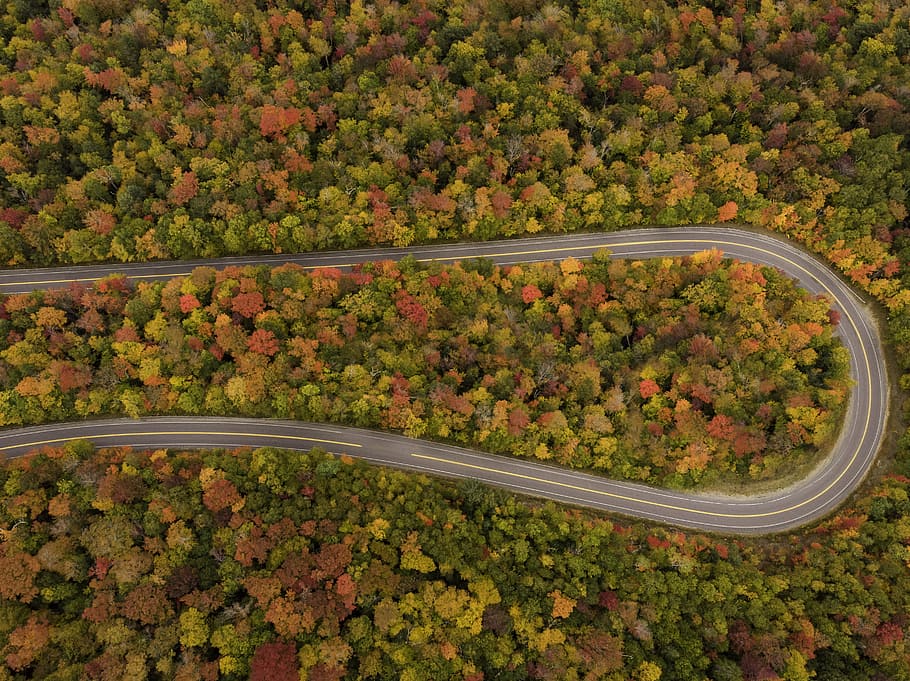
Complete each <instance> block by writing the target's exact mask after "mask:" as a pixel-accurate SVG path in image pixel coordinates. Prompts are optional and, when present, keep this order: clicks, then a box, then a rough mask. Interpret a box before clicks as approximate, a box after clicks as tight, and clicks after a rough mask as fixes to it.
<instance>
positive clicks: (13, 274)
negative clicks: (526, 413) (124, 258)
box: [0, 226, 888, 534]
mask: <svg viewBox="0 0 910 681" xmlns="http://www.w3.org/2000/svg"><path fill="white" fill-rule="evenodd" d="M709 248H717V249H719V250H720V251H722V252H723V253H724V254H725V255H726V256H728V257H732V258H737V259H740V260H744V261H750V262H754V263H758V264H762V265H770V266H773V267H777V268H779V269H780V270H782V271H784V272H786V273H787V274H788V275H790V276H791V277H793V278H794V279H797V280H798V281H799V282H800V284H801V285H802V286H803V287H804V288H805V289H807V290H808V291H810V292H811V293H814V294H823V295H825V296H826V297H827V298H828V299H829V300H830V301H831V303H832V307H834V308H835V309H836V310H838V311H839V312H840V313H841V322H840V325H839V330H838V334H839V336H840V338H841V341H842V342H843V344H844V345H845V346H846V348H847V350H848V351H849V353H850V357H851V361H850V368H851V374H852V378H853V381H854V386H853V392H852V395H851V398H850V404H849V406H848V409H847V413H846V416H845V420H844V424H843V428H842V430H841V434H840V437H839V439H838V441H837V443H836V445H835V446H834V448H833V451H832V453H831V455H830V456H829V457H827V459H826V460H825V461H824V462H823V463H821V464H820V465H819V466H818V467H817V468H816V469H815V470H814V471H812V472H811V473H810V474H809V475H808V476H807V477H806V478H804V479H803V480H802V481H800V482H799V483H797V484H794V485H792V486H790V487H788V488H786V489H782V490H779V491H777V492H773V493H768V494H765V495H761V496H753V497H746V496H743V497H732V496H720V495H706V494H695V493H686V492H678V491H673V490H666V489H657V488H653V487H647V486H644V485H637V484H634V483H629V482H618V481H613V480H608V479H605V478H601V477H598V476H593V475H587V474H584V473H579V472H576V471H572V470H568V469H563V468H557V467H554V466H546V465H542V464H537V463H533V462H527V461H521V460H517V459H511V458H505V457H498V456H492V455H489V454H485V453H482V452H478V451H472V450H468V449H463V448H458V447H452V446H448V445H443V444H437V443H432V442H426V441H422V440H414V439H410V438H406V437H402V436H399V435H393V434H388V433H381V432H377V431H367V430H360V429H356V428H347V427H342V426H332V425H320V424H307V423H298V422H290V421H277V420H267V419H242V418H197V417H179V418H178V417H159V418H144V419H136V420H130V419H111V420H104V421H84V422H78V423H58V424H50V425H45V426H36V427H31V428H22V429H16V430H7V431H0V452H3V453H4V454H5V455H6V456H8V457H10V456H19V455H22V454H24V453H25V452H26V451H28V450H30V449H33V448H36V447H41V446H44V445H57V444H60V443H62V442H65V441H67V440H71V439H75V438H83V439H88V440H92V441H94V442H95V443H96V444H97V445H98V446H115V445H117V446H122V445H131V446H133V447H138V448H146V447H151V448H164V447H174V448H176V447H183V448H191V447H197V448H199V447H238V446H253V447H260V446H276V447H283V448H287V449H300V450H305V449H310V448H311V447H314V446H320V447H323V448H325V449H327V450H329V451H331V452H335V453H347V454H350V455H351V456H355V457H357V458H360V459H364V460H366V461H371V462H374V463H379V464H383V465H391V466H395V467H398V468H402V469H407V470H412V471H421V472H424V473H429V474H433V475H441V476H445V477H452V478H473V479H475V480H478V481H480V482H485V483H489V484H491V485H496V486H498V487H503V488H506V489H510V490H513V491H516V492H520V493H523V494H530V495H533V496H538V497H545V498H548V499H553V500H556V501H560V502H564V503H568V504H574V505H578V506H585V507H589V508H594V509H599V510H602V511H607V512H615V513H620V514H623V515H627V516H634V517H637V518H642V519H647V520H654V521H659V522H664V523H670V524H673V525H679V526H684V527H690V528H696V529H701V530H709V531H717V532H723V533H742V534H762V533H773V532H781V531H785V530H789V529H792V528H795V527H798V526H800V525H803V524H806V523H809V522H811V521H813V520H815V519H818V518H820V517H822V516H824V515H826V514H828V513H830V512H831V511H832V510H834V509H835V508H836V507H837V506H838V505H840V504H841V503H842V502H843V501H844V499H846V498H847V497H848V496H849V495H850V493H851V492H852V491H853V490H854V489H855V488H856V487H857V485H858V484H859V483H860V481H861V480H862V479H863V476H864V475H865V474H866V473H867V471H868V470H869V468H870V466H871V465H872V462H873V460H874V458H875V455H876V453H877V452H878V449H879V447H880V445H881V442H882V438H883V435H884V432H885V424H886V421H887V408H888V381H887V376H886V373H885V361H884V357H883V355H882V350H881V341H880V338H879V335H878V330H877V327H876V325H875V323H874V322H873V321H872V320H871V316H870V314H869V313H868V311H867V310H866V308H865V306H864V304H863V301H862V300H861V299H860V298H859V297H858V296H857V295H856V293H855V292H854V291H853V290H852V289H851V288H849V287H848V286H847V285H845V284H844V283H843V282H842V281H841V279H840V278H839V277H838V276H837V275H835V274H834V273H833V271H832V270H831V269H830V268H829V267H828V266H827V265H825V264H823V263H822V262H820V261H819V260H818V259H816V258H815V257H813V256H811V255H808V254H806V253H805V252H803V251H802V250H800V249H799V248H796V247H795V246H793V245H792V244H790V243H789V241H787V239H785V238H783V237H778V236H773V235H769V234H764V233H756V232H752V231H746V230H740V229H734V228H723V227H708V226H695V227H683V228H658V229H640V230H631V231H623V232H616V233H610V234H573V235H560V236H546V237H538V238H531V239H519V240H511V241H498V242H483V243H470V244H450V245H444V246H426V247H415V248H400V249H366V250H358V251H344V252H332V253H312V254H301V255H269V256H250V257H242V258H221V259H217V260H206V261H202V260H200V261H185V262H169V263H148V264H126V265H124V264H118V265H103V266H90V267H66V268H56V269H31V270H8V271H4V272H0V292H2V293H17V292H24V291H29V290H32V289H35V288H53V287H60V286H65V285H67V284H68V283H70V282H73V281H92V280H94V279H97V278H99V277H103V276H106V275H108V274H112V273H121V274H124V275H125V276H127V277H129V278H131V279H146V280H154V279H165V278H168V277H173V276H178V275H182V274H186V273H187V272H189V271H190V270H191V269H192V268H194V267H198V266H200V265H209V266H214V267H224V266H227V265H245V264H274V265H278V264H283V263H285V262H295V263H298V264H300V265H301V266H303V267H305V268H318V267H342V268H346V267H350V266H352V265H354V264H356V263H361V262H365V261H369V260H388V259H398V258H402V257H404V256H406V255H412V256H413V257H415V258H417V259H418V260H420V261H430V260H438V261H447V262H450V261H455V260H464V259H469V258H477V257H483V258H489V259H491V260H493V261H495V262H497V263H500V264H507V263H518V262H531V261H537V260H558V259H562V258H566V257H569V256H572V257H576V258H585V257H590V256H591V255H592V254H593V253H594V252H596V251H598V250H601V249H609V250H610V251H611V252H612V254H613V255H614V256H615V257H623V258H638V259H643V258H654V257H667V256H676V255H686V254H690V253H694V252H698V251H702V250H705V249H709Z"/></svg>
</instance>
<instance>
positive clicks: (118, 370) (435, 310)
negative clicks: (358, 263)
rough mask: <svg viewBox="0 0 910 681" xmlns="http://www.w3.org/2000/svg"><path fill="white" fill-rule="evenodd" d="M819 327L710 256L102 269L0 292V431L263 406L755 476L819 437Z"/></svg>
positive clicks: (613, 469) (662, 475) (763, 271)
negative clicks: (50, 285)
mask: <svg viewBox="0 0 910 681" xmlns="http://www.w3.org/2000/svg"><path fill="white" fill-rule="evenodd" d="M832 318H836V315H835V313H834V312H833V311H832V310H831V309H830V308H829V306H828V304H827V302H826V301H825V300H819V299H813V298H810V297H809V296H808V295H807V294H806V293H805V292H803V291H801V290H800V289H797V288H796V286H795V285H794V284H793V282H792V281H791V280H789V279H787V278H786V277H784V276H782V275H781V274H780V273H779V272H778V271H777V270H774V269H772V268H759V267H757V266H754V265H751V264H742V263H731V262H729V261H723V260H722V259H721V257H720V254H719V253H718V252H717V251H707V252H704V253H700V254H696V255H695V256H692V257H688V258H684V259H670V258H666V259H654V260H649V261H632V262H628V261H623V260H611V259H609V258H607V257H605V256H598V257H597V258H595V260H594V261H593V262H589V263H587V264H583V263H582V262H579V261H577V260H573V259H568V260H565V261H563V262H562V263H561V264H560V265H554V264H553V263H537V264H531V265H525V266H512V267H508V268H502V269H500V268H499V267H495V266H493V265H492V264H491V263H489V262H479V263H466V264H464V265H462V264H455V265H452V266H443V265H440V264H438V263H434V264H433V265H431V266H428V267H421V266H419V265H418V264H417V263H415V262H413V261H410V262H409V261H405V262H403V263H398V264H396V263H393V262H381V263H375V264H368V265H366V266H363V267H359V268H357V269H356V270H355V271H353V272H351V273H343V272H341V271H339V270H337V269H317V270H315V271H313V272H312V273H309V272H306V271H304V270H303V269H301V268H300V267H298V266H295V265H286V266H283V267H278V268H268V267H258V268H254V267H246V268H239V267H231V268H227V269H224V270H220V271H217V272H216V271H215V270H214V269H211V268H199V269H197V270H196V271H195V272H194V273H193V274H192V275H191V276H190V277H187V278H182V279H175V280H172V281H170V282H169V283H167V284H163V283H152V284H149V283H141V284H139V285H138V287H137V288H136V289H135V290H132V289H131V285H130V284H128V283H127V282H126V281H125V280H124V279H123V278H117V277H114V278H109V279H107V280H103V281H102V282H101V283H100V284H99V285H98V286H97V287H91V288H87V287H84V286H73V287H71V288H69V289H65V290H57V291H50V292H41V291H38V292H35V293H30V294H22V295H15V296H9V297H7V298H6V299H5V300H3V301H0V339H2V340H0V425H6V426H10V425H21V424H26V423H36V422H41V421H47V420H66V419H70V418H73V417H87V416H97V415H105V414H118V413H122V414H127V415H130V416H139V415H143V414H149V413H157V414H166V413H185V414H215V415H225V414H243V415H247V416H277V417H281V418H294V419H299V420H307V421H334V422H338V423H345V424H349V425H356V426H365V427H374V428H376V427H380V428H386V429H394V430H398V431H402V432H404V433H405V434H407V435H411V436H414V437H425V438H433V439H443V440H449V441H453V442H457V443H460V444H466V445H469V446H473V447H478V448H481V449H486V450H488V451H492V452H496V453H506V454H517V455H523V456H530V457H535V458H538V459H552V460H553V461H556V462H559V463H562V464H566V465H570V466H576V467H583V468H589V469H593V470H596V471H599V472H603V473H606V474H607V475H609V476H611V477H617V478H627V479H630V478H631V479H636V480H641V481H645V482H649V483H656V484H660V485H665V486H666V485H669V486H675V487H680V486H691V485H694V484H698V483H701V484H702V485H704V484H706V483H708V484H710V483H712V482H717V481H727V482H736V481H740V482H741V481H749V480H763V479H768V478H774V477H776V476H779V475H780V474H781V472H782V471H787V472H793V471H800V470H803V469H805V468H806V467H807V464H808V463H809V461H811V458H812V454H814V453H815V452H817V451H818V448H819V447H824V446H825V445H827V444H829V443H830V441H831V440H833V438H834V436H835V435H836V434H837V432H838V426H839V424H840V417H841V415H842V413H843V408H844V406H845V402H846V395H847V393H848V391H849V367H848V357H847V355H846V350H845V348H844V347H843V346H841V345H840V343H839V342H837V341H836V340H835V339H834V337H833V335H832V331H833V328H834V327H833V325H832V322H831V320H832ZM807 459H808V461H807Z"/></svg>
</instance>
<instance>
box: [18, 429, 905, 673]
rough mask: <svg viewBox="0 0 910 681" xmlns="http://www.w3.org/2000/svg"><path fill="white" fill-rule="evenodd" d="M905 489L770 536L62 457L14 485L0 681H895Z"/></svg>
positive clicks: (55, 454) (342, 471)
mask: <svg viewBox="0 0 910 681" xmlns="http://www.w3.org/2000/svg"><path fill="white" fill-rule="evenodd" d="M905 484H906V480H903V479H899V478H893V479H889V480H885V481H883V482H882V483H881V484H879V485H878V487H877V492H876V494H875V495H874V496H872V497H865V498H864V499H862V500H861V501H860V502H859V504H858V506H857V507H856V508H854V509H851V510H847V511H845V512H844V513H842V514H840V515H838V516H836V517H834V518H832V519H830V520H828V521H826V522H823V523H821V524H820V525H818V526H817V527H816V528H814V529H812V530H807V531H806V532H804V533H803V534H802V536H800V537H796V536H794V537H789V538H788V537H781V538H780V539H778V540H776V541H773V542H769V541H762V542H755V541H753V540H745V539H737V540H728V539H724V538H718V537H711V536H705V535H701V534H697V533H694V534H687V533H682V532H678V531H675V530H668V529H662V528H658V529H655V528H650V529H648V528H647V527H646V526H645V525H643V524H638V523H631V524H629V523H627V522H625V521H622V522H610V521H607V520H604V519H603V518H600V517H591V516H588V515H587V514H583V513H579V512H577V511H568V510H566V509H565V508H564V507H559V506H556V505H554V504H546V505H544V506H542V507H535V506H534V505H533V504H528V503H522V502H521V501H519V500H518V499H517V498H515V497H512V496H509V495H506V494H504V493H501V492H498V491H495V490H493V489H491V488H487V487H484V486H482V485H479V484H476V483H471V482H464V483H460V484H455V483H452V482H447V481H441V480H434V479H429V478H426V477H424V476H418V475H409V474H405V473H401V472H398V471H394V470H389V469H383V468H377V467H373V466H369V465H366V464H363V463H358V462H356V461H354V460H353V459H349V458H347V457H332V456H330V455H327V454H324V453H321V452H318V451H314V452H310V453H308V454H299V453H294V452H282V451H278V450H273V449H259V450H255V451H252V452H251V451H249V450H246V451H238V452H204V453H199V452H189V453H181V452H174V451H170V452H163V451H158V452H133V451H122V450H108V451H97V452H95V451H93V450H92V448H91V446H88V445H86V443H73V444H68V445H66V446H65V447H63V448H58V449H49V450H46V451H45V452H44V453H42V454H41V455H38V456H35V457H31V458H28V459H19V460H16V461H12V462H9V463H8V464H7V465H6V466H4V467H3V468H2V469H0V527H2V528H3V529H4V532H3V541H2V542H0V642H2V643H0V656H2V657H0V678H3V679H5V680H15V681H18V680H20V679H22V680H24V679H53V680H55V681H63V680H64V679H65V680H72V681H77V680H78V681H83V680H86V679H88V680H99V681H100V680H107V679H118V680H119V679H130V680H131V681H132V680H135V679H176V680H181V681H182V680H190V679H192V680H198V679H225V680H237V681H240V680H241V679H252V680H253V681H299V680H300V679H310V680H311V681H329V680H339V679H408V680H411V681H437V680H439V679H463V680H465V681H481V680H483V679H503V680H506V681H524V680H526V679H551V680H553V681H564V680H566V679H579V680H580V679H590V680H592V681H593V679H601V680H603V681H628V680H629V679H633V680H635V681H658V680H667V679H679V680H680V681H682V680H691V679H701V678H710V679H715V680H717V681H743V680H745V679H749V680H756V679H786V680H787V681H790V680H794V681H795V680H799V679H810V678H813V676H812V675H813V674H814V675H815V678H819V679H825V680H826V681H847V680H849V681H873V680H874V681H878V680H881V679H901V678H905V677H906V672H907V656H906V647H905V644H906V641H905V639H904V631H905V628H906V626H907V621H906V620H907V612H908V608H910V573H908V570H907V565H906V560H907V555H906V551H902V547H904V543H903V542H905V541H906V517H907V516H908V515H910V505H908V502H907V497H906V493H905ZM904 548H905V547H904Z"/></svg>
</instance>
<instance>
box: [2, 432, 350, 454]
mask: <svg viewBox="0 0 910 681" xmlns="http://www.w3.org/2000/svg"><path fill="white" fill-rule="evenodd" d="M162 435H168V436H170V435H211V436H218V437H228V436H236V437H249V438H269V439H280V440H294V441H296V442H316V443H318V444H324V445H336V446H338V447H363V445H359V444H357V443H356V442H339V441H337V440H322V439H320V438H317V437H303V436H302V435H274V434H271V433H224V432H217V431H201V430H168V431H149V432H144V433H103V434H101V435H86V436H85V437H84V438H80V437H73V436H70V437H58V438H54V439H52V440H39V441H37V442H23V443H21V444H15V445H6V446H5V447H0V451H3V450H5V449H20V448H22V447H41V446H44V445H54V444H60V443H61V442H70V441H72V440H80V439H84V440H101V439H110V438H115V437H150V436H151V437H160V436H162Z"/></svg>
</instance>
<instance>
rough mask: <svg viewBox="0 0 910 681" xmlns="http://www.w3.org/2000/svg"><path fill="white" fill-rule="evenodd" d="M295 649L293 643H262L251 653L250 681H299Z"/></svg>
mask: <svg viewBox="0 0 910 681" xmlns="http://www.w3.org/2000/svg"><path fill="white" fill-rule="evenodd" d="M299 679H300V671H299V670H298V667H297V647H296V646H295V645H294V644H293V643H281V642H279V641H275V642H273V643H264V644H262V645H261V646H259V647H258V648H256V652H255V653H253V659H252V660H251V662H250V681H299Z"/></svg>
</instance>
